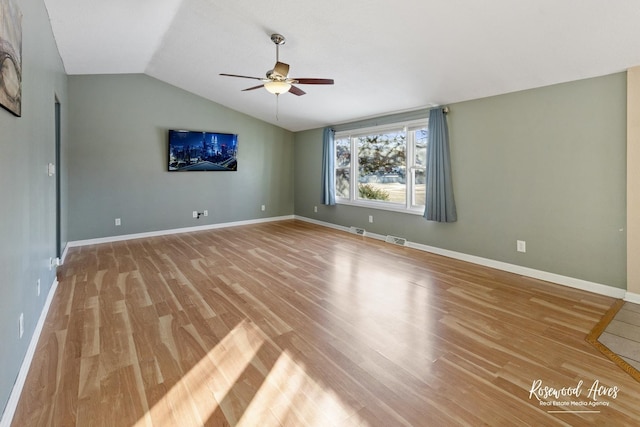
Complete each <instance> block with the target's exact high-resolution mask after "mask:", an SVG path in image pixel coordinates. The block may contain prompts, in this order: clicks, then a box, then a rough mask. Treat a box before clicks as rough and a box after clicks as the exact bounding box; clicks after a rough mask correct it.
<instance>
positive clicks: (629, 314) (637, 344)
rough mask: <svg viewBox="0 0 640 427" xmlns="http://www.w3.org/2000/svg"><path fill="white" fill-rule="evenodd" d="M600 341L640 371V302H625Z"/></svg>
mask: <svg viewBox="0 0 640 427" xmlns="http://www.w3.org/2000/svg"><path fill="white" fill-rule="evenodd" d="M598 341H600V342H601V343H602V344H604V345H605V346H607V348H609V350H611V351H612V352H613V353H615V354H617V355H618V356H620V357H621V358H622V359H623V360H624V361H625V362H627V363H628V364H629V365H631V366H633V367H634V368H635V369H636V370H638V371H640V304H632V303H630V302H625V303H624V305H623V306H622V308H621V309H620V311H618V313H617V314H616V315H615V316H614V318H613V320H611V322H610V323H609V325H607V327H606V328H605V330H604V332H603V333H602V334H601V335H600V337H599V338H598Z"/></svg>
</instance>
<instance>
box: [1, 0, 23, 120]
mask: <svg viewBox="0 0 640 427" xmlns="http://www.w3.org/2000/svg"><path fill="white" fill-rule="evenodd" d="M0 105H2V107H4V108H5V109H7V110H8V111H10V112H12V113H13V114H15V115H16V116H18V117H20V116H21V115H22V13H21V12H20V9H18V5H17V2H16V0H0Z"/></svg>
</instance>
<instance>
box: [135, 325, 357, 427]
mask: <svg viewBox="0 0 640 427" xmlns="http://www.w3.org/2000/svg"><path fill="white" fill-rule="evenodd" d="M269 345H272V343H265V338H264V335H263V333H262V331H261V330H260V329H259V327H258V326H256V325H255V324H254V323H252V322H250V321H248V320H243V321H242V322H240V323H239V324H238V325H236V327H235V328H234V329H233V330H232V331H231V332H229V334H227V336H225V337H224V339H222V341H220V342H219V343H218V344H217V345H216V346H215V347H214V348H213V349H212V350H211V351H210V352H209V353H208V354H207V355H206V356H205V357H203V358H202V359H201V360H200V361H199V362H198V363H197V364H196V365H195V366H194V367H193V368H192V369H191V370H190V371H189V372H188V373H187V374H186V375H185V376H183V377H182V379H181V380H180V381H179V382H178V383H176V384H174V385H173V386H172V387H171V389H170V390H169V391H168V392H167V393H166V394H164V395H163V396H162V397H161V398H160V399H159V400H158V401H157V402H156V403H155V404H154V405H153V407H152V408H151V409H150V410H149V412H147V413H146V414H145V415H144V416H143V417H142V418H140V419H139V420H138V422H137V423H136V424H135V427H143V426H154V425H155V426H159V425H180V426H184V427H189V426H201V425H204V424H205V423H207V422H208V421H209V422H211V421H212V420H213V419H221V418H224V419H225V420H226V421H227V422H228V423H229V424H230V425H238V426H255V425H256V423H257V422H258V423H259V425H261V426H279V425H308V426H326V425H358V426H368V425H369V424H368V423H367V422H366V421H365V420H363V419H361V418H360V417H359V416H358V413H357V412H358V411H359V410H360V409H362V407H361V406H359V405H356V406H354V407H352V406H350V405H349V404H346V403H344V402H343V401H342V400H341V398H340V397H339V396H338V395H337V394H336V393H335V392H334V391H333V390H329V389H326V388H325V387H324V386H323V385H322V384H321V382H319V381H317V380H314V379H313V378H312V377H311V376H310V375H309V374H308V373H307V372H306V370H305V368H304V366H303V365H302V364H300V363H297V362H296V361H295V360H294V359H293V357H292V356H291V355H290V354H289V352H288V351H286V350H285V351H284V352H282V353H281V354H280V355H279V356H278V357H277V360H276V359H275V357H276V356H277V353H276V354H275V355H273V357H272V358H271V360H272V362H271V363H267V362H266V360H261V357H263V356H261V354H262V353H268V352H267V351H266V349H265V346H269ZM272 348H273V347H272ZM274 349H275V348H274ZM278 351H279V350H278ZM264 358H265V359H268V357H267V356H266V355H265V356H264ZM274 360H275V362H274ZM250 365H253V366H250ZM267 365H268V366H267ZM271 365H272V366H271ZM249 372H251V374H248V373H249ZM256 373H258V375H257V376H256ZM254 380H255V381H254ZM252 387H253V390H252ZM247 390H249V391H247ZM253 393H255V394H253ZM214 414H215V415H217V418H216V417H215V416H214Z"/></svg>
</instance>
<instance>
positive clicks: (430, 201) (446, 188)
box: [424, 108, 458, 222]
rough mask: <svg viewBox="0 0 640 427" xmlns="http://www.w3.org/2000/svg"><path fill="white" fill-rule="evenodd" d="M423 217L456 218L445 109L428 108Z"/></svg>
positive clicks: (433, 218) (435, 218) (453, 219)
mask: <svg viewBox="0 0 640 427" xmlns="http://www.w3.org/2000/svg"><path fill="white" fill-rule="evenodd" d="M425 205H426V206H425V209H424V217H425V218H426V219H427V220H429V221H437V222H455V221H456V220H457V219H458V214H457V213H456V202H455V200H454V199H453V183H452V181H451V161H450V154H449V130H448V128H447V117H446V115H445V112H444V108H433V109H431V111H429V145H428V148H427V199H426V202H425Z"/></svg>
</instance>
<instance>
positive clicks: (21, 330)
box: [18, 313, 24, 338]
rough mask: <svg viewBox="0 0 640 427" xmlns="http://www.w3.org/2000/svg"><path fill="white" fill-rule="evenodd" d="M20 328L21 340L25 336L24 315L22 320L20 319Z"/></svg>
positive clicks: (21, 317) (21, 314)
mask: <svg viewBox="0 0 640 427" xmlns="http://www.w3.org/2000/svg"><path fill="white" fill-rule="evenodd" d="M18 328H19V331H20V338H22V335H24V313H20V319H18Z"/></svg>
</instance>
